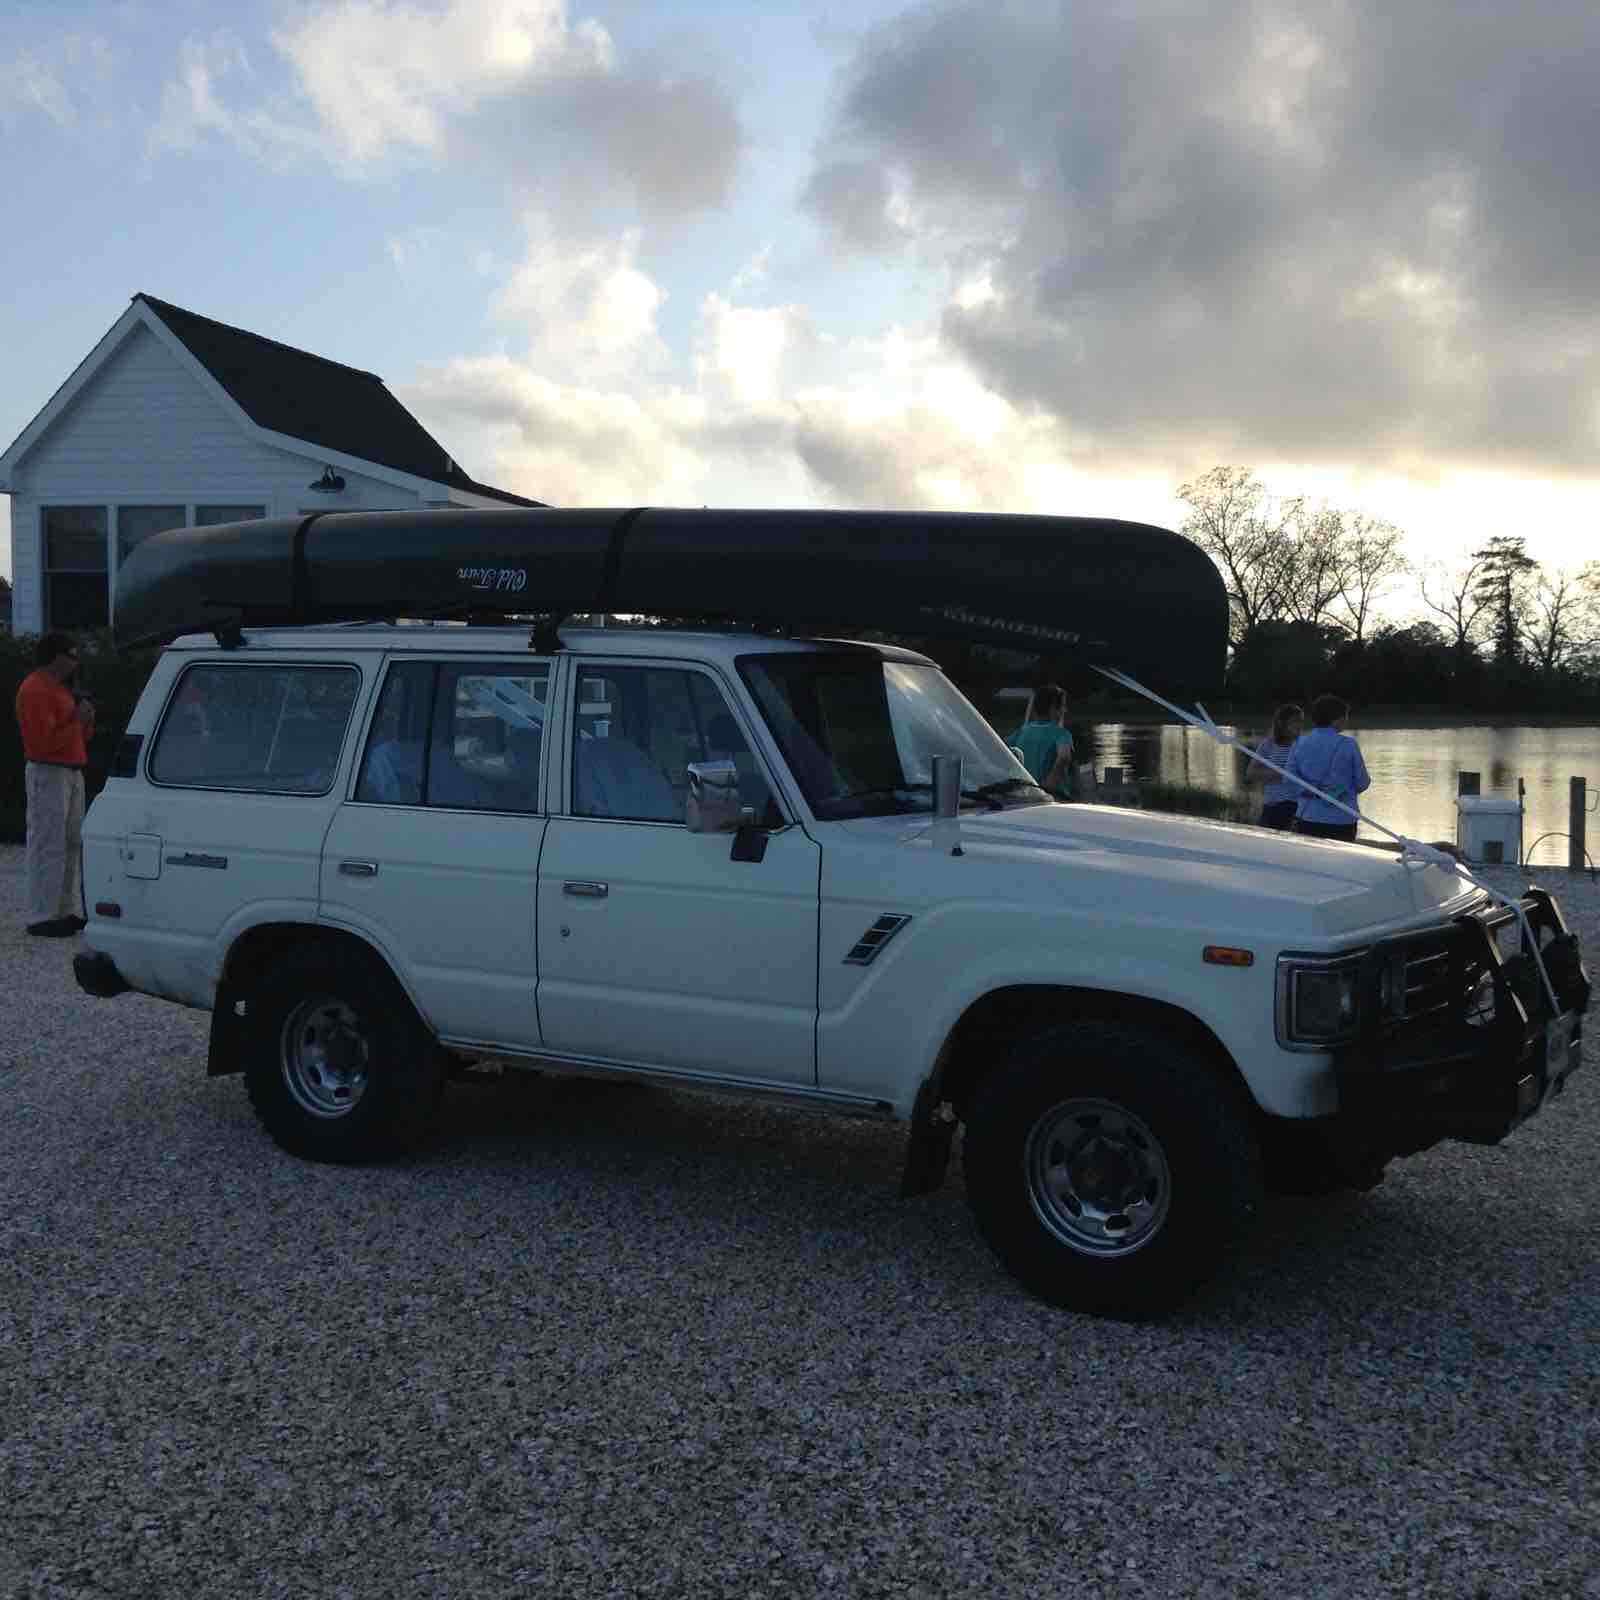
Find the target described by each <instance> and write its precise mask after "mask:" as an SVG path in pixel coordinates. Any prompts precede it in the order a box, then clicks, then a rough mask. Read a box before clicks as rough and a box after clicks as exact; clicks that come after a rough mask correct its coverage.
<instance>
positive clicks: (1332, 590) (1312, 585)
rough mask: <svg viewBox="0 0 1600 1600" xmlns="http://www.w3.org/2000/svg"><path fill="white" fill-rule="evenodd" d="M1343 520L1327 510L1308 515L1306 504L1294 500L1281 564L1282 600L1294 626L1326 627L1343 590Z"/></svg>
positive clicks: (1285, 526) (1339, 515)
mask: <svg viewBox="0 0 1600 1600" xmlns="http://www.w3.org/2000/svg"><path fill="white" fill-rule="evenodd" d="M1343 544H1344V518H1343V516H1342V515H1341V513H1339V512H1337V511H1330V510H1327V509H1326V508H1324V509H1323V510H1321V511H1316V512H1311V511H1307V510H1306V507H1305V502H1304V501H1301V500H1291V501H1290V502H1289V503H1288V511H1287V515H1286V518H1285V522H1284V526H1283V532H1282V545H1283V548H1282V551H1281V554H1280V561H1279V596H1280V604H1281V605H1282V607H1283V610H1284V613H1285V614H1286V615H1287V617H1288V618H1289V620H1290V621H1292V622H1303V623H1305V624H1307V625H1308V626H1310V627H1317V626H1320V625H1325V624H1327V623H1328V622H1330V621H1331V620H1332V619H1331V617H1330V611H1331V609H1332V606H1333V603H1334V601H1335V600H1337V599H1338V598H1339V593H1340V591H1341V589H1342V588H1343V587H1344V575H1343V571H1342V568H1343V564H1344V550H1343Z"/></svg>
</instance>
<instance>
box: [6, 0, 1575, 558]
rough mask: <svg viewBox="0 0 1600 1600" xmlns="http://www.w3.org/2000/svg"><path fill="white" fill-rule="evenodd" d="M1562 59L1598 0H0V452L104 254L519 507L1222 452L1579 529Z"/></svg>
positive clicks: (853, 493) (1156, 468)
mask: <svg viewBox="0 0 1600 1600" xmlns="http://www.w3.org/2000/svg"><path fill="white" fill-rule="evenodd" d="M1597 61H1600V7H1597V6H1595V5H1594V3H1593V0H1525V3H1524V4H1522V5H1519V6H1516V7H1511V6H1500V5H1493V6H1491V5H1487V4H1481V3H1472V0H1407V4H1405V5H1403V6H1396V5H1394V4H1393V0H1343V3H1341V4H1339V5H1337V6H1333V5H1328V4H1326V3H1325V0H1317V3H1310V0H1303V3H1294V0H1207V3H1205V4H1200V3H1191V0H1097V3H1094V4H1088V3H1080V4H1066V3H1063V4H1048V3H1042V0H1035V3H1032V4H1027V5H1012V4H1007V3H1006V0H953V3H946V4H933V5H910V6H907V5H905V4H901V3H894V0H850V3H848V4H835V3H831V0H815V3H809V4H808V3H802V0H788V3H784V4H767V5H761V6H759V7H755V6H751V5H748V4H733V3H716V0H674V3H673V4H671V5H666V4H654V5H650V4H643V3H639V0H600V3H596V4H592V5H586V4H583V3H581V0H575V3H573V4H571V5H567V4H563V3H562V0H411V3H393V0H300V3H294V4H289V3H283V4H277V3H270V0H269V3H262V4H252V3H240V0H160V3H159V4H156V3H144V0H127V3H112V4H96V5H90V4H81V3H74V0H48V4H44V3H39V0H21V3H20V4H19V3H18V0H10V4H9V5H8V6H6V7H5V8H3V10H0V172H3V173H4V176H5V187H6V191H7V193H6V200H7V204H6V207H5V216H4V220H3V221H0V272H3V276H4V282H5V284H6V287H7V292H6V294H5V296H4V297H3V303H0V447H3V445H4V444H5V443H7V442H9V441H10V440H11V439H14V438H15V437H16V435H17V434H18V433H20V432H21V431H22V429H23V428H24V427H25V426H26V425H27V423H28V422H29V421H30V420H31V419H32V417H33V416H34V415H35V413H36V412H37V411H38V410H39V409H40V408H41V407H42V406H43V405H44V404H45V403H46V402H47V401H48V399H49V398H50V396H51V394H52V393H53V392H54V390H55V389H56V387H57V386H58V385H59V384H60V383H61V382H62V381H63V380H64V379H65V378H66V377H67V375H68V374H69V373H70V372H71V370H72V368H73V367H74V366H75V365H76V364H77V363H78V362H79V361H80V360H81V359H82V358H83V356H85V355H86V354H87V353H88V352H89V350H90V349H91V348H92V347H93V345H94V344H95V343H96V341H97V340H98V339H99V338H100V337H101V336H102V335H103V334H104V332H105V331H106V329H107V328H108V327H110V325H111V324H112V323H113V322H114V321H115V320H116V319H117V317H118V316H120V315H121V313H122V312H123V310H124V309H125V308H126V306H127V303H128V300H129V298H130V297H131V296H132V295H134V294H135V293H137V292H140V291H143V292H146V293H149V294H152V295H154V296H156V297H158V298H161V299H165V300H169V301H172V302H174V303H176V304H178V305H181V306H184V307H186V308H187V309H190V310H193V311H197V312H200V313H202V314H203V315H206V316H210V317H214V318H217V319H218V320H220V321H223V322H227V323H230V324H233V325H235V326H238V327H243V328H248V329H250V330H252V331H253V332H256V333H261V334H264V335H267V336H269V337H271V338H274V339H278V340H281V341H283V342H285V343H288V344H291V345H296V346H299V347H301V348H304V349H309V350H314V351H316V352H318V353H319V354H322V355H325V356H329V357H332V358H333V359H335V360H338V361H342V362H346V363H348V364H349V365H352V366H356V367H360V368H363V369H366V370H369V371H374V372H377V373H379V374H380V375H381V376H382V377H383V378H384V379H385V380H386V382H387V383H388V385H389V387H390V388H391V389H392V390H393V392H394V393H395V394H396V395H397V396H398V397H399V398H400V399H401V400H402V401H403V402H404V403H405V404H406V405H407V406H408V407H410V409H411V410H412V411H413V412H415V414H416V415H417V416H418V417H419V418H420V419H421V420H422V422H423V423H424V425H425V426H426V427H427V428H428V429H429V430H430V431H431V432H432V433H433V434H434V435H435V437H436V438H438V439H439V441H440V442H441V443H442V444H443V445H444V446H445V448H446V449H447V450H449V451H450V452H451V453H452V454H453V455H454V456H455V458H456V459H457V460H458V461H460V462H461V463H462V465H463V466H464V467H465V468H466V469H467V471H468V472H470V473H472V474H473V475H474V476H476V477H478V478H479V479H481V480H483V481H486V482H489V483H492V484H495V485H497V486H499V487H501V488H505V489H510V490H513V491H516V492H518V493H522V494H526V495H529V496H532V497H534V498H537V499H540V500H545V501H549V502H552V503H557V504H570V505H583V504H588V505H605V504H632V503H641V502H651V503H657V504H707V505H724V506H727V505H818V506H886V507H904V508H916V507H934V508H940V509H988V510H1001V511H1037V512H1051V513H1061V514H1093V515H1112V516H1126V517H1131V518H1134V519H1136V520H1143V521H1153V522H1157V523H1161V524H1164V525H1167V526H1175V525H1177V523H1178V522H1179V521H1181V519H1182V516H1183V509H1184V508H1183V506H1182V504H1181V503H1180V501H1179V500H1178V498H1177V491H1178V489H1179V487H1180V485H1182V484H1183V483H1184V482H1186V481H1188V480H1190V479H1193V478H1195V477H1197V476H1198V475H1199V474H1201V473H1203V472H1205V471H1206V470H1207V469H1209V468H1210V467H1213V466H1216V465H1219V464H1224V463H1225V464H1229V465H1235V466H1244V467H1249V468H1251V469H1253V470H1254V471H1255V472H1256V474H1257V475H1258V477H1260V478H1261V480H1262V481H1263V482H1264V483H1265V484H1266V485H1267V487H1268V488H1269V489H1270V490H1271V491H1272V492H1273V493H1275V494H1278V495H1285V496H1286V495H1292V494H1305V495H1307V496H1309V497H1310V498H1311V499H1312V501H1313V502H1314V503H1323V502H1325V503H1328V504H1332V505H1337V506H1341V507H1345V508H1347V509H1350V510H1352V511H1359V512H1362V513H1364V514H1366V515H1369V516H1374V517H1378V518H1381V519H1383V520H1386V521H1389V522H1392V523H1394V524H1396V525H1397V526H1399V527H1400V528H1401V529H1402V530H1403V531H1404V533H1405V536H1406V542H1407V549H1408V551H1409V553H1410V554H1411V555H1412V556H1413V558H1414V559H1416V560H1418V561H1419V562H1424V563H1426V562H1441V563H1445V564H1447V565H1448V564H1451V563H1454V562H1456V561H1458V560H1459V559H1460V558H1461V557H1462V556H1463V555H1464V554H1465V553H1467V552H1468V551H1470V550H1472V549H1473V548H1475V547H1477V545H1478V544H1480V543H1481V542H1482V541H1483V540H1484V539H1485V538H1487V537H1489V536H1491V535H1494V534H1506V533H1515V534H1522V535H1524V536H1525V537H1526V539H1527V542H1528V549H1529V551H1530V553H1531V554H1533V555H1535V556H1536V557H1537V558H1539V559H1540V560H1541V561H1543V562H1544V563H1546V565H1547V566H1548V567H1550V568H1562V567H1571V568H1575V567H1577V566H1579V565H1581V564H1582V563H1583V562H1584V561H1586V560H1589V559H1591V558H1592V557H1593V556H1595V555H1600V550H1597V549H1596V536H1595V535H1596V522H1597V517H1596V512H1597V509H1600V461H1597V446H1600V275H1597V274H1596V270H1595V263H1596V261H1597V260H1600V161H1597V160H1596V159H1595V155H1594V152H1596V151H1597V150H1600V95H1597V94H1596V92H1595V81H1596V80H1595V68H1596V63H1597ZM8 518H9V509H8V501H7V500H6V499H5V497H3V496H0V561H3V562H6V563H9V538H8V537H6V533H7V524H8ZM6 570H9V566H7V568H6Z"/></svg>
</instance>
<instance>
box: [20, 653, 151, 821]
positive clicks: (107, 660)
mask: <svg viewBox="0 0 1600 1600" xmlns="http://www.w3.org/2000/svg"><path fill="white" fill-rule="evenodd" d="M38 642H39V640H38V637H37V636H36V635H33V634H0V694H3V695H4V696H5V705H6V715H7V717H8V718H9V719H10V728H9V730H8V731H7V732H6V733H5V734H4V735H0V843H3V844H21V843H22V840H23V835H24V831H25V817H26V811H27V803H26V799H25V797H24V792H23V783H22V764H23V757H22V735H21V733H20V731H19V730H18V728H17V722H16V711H15V707H16V703H17V689H18V687H19V686H20V685H21V683H22V680H23V679H24V678H25V677H27V675H28V674H29V673H30V672H32V671H33V652H34V648H35V646H36V645H37V644H38ZM80 642H81V643H82V645H83V666H82V667H81V668H80V669H79V672H78V681H79V684H80V685H81V687H82V688H83V691H84V693H85V694H88V695H90V696H92V697H93V699H94V703H95V710H96V712H97V713H98V716H97V718H96V722H95V734H94V738H93V739H92V740H90V742H89V765H88V768H87V770H86V771H85V773H84V798H85V801H86V802H87V801H89V800H92V799H94V797H95V796H96V795H97V794H99V792H100V790H101V789H102V788H103V787H104V785H105V781H106V773H107V772H108V771H109V770H110V767H111V758H112V756H113V755H115V753H116V749H117V743H118V741H119V740H120V739H121V738H122V734H123V730H124V729H125V728H126V727H127V726H128V722H129V719H130V718H131V717H132V716H133V708H134V707H135V706H136V705H137V704H138V703H139V695H140V694H141V692H142V691H143V689H144V686H145V683H146V681H147V680H148V679H149V677H150V674H151V672H152V671H153V670H154V668H155V664H156V661H157V659H158V658H159V656H160V652H159V651H157V650H126V651H118V650H115V649H113V648H112V645H111V640H110V636H109V635H108V634H104V633H101V634H89V635H81V636H80Z"/></svg>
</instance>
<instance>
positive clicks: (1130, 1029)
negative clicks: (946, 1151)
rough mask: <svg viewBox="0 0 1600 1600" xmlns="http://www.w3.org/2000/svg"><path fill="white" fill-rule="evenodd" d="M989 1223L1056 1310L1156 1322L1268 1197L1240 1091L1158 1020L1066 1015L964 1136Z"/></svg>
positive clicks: (993, 1236)
mask: <svg viewBox="0 0 1600 1600" xmlns="http://www.w3.org/2000/svg"><path fill="white" fill-rule="evenodd" d="M963 1150H964V1156H963V1160H964V1165H965V1168H966V1177H967V1192H968V1198H969V1200H970V1203H971V1205H972V1209H973V1213H974V1215H975V1217H976V1219H977V1223H978V1228H979V1230H980V1232H982V1234H983V1236H984V1238H985V1239H986V1240H987V1241H988V1243H989V1245H990V1247H991V1248H992V1249H993V1250H994V1252H995V1254H996V1255H997V1256H999V1258H1000V1260H1001V1262H1002V1263H1003V1264H1004V1266H1005V1267H1006V1269H1007V1271H1009V1272H1010V1273H1011V1274H1012V1275H1013V1276H1014V1277H1016V1278H1017V1279H1018V1280H1019V1281H1020V1282H1021V1283H1022V1284H1023V1285H1024V1286H1025V1287H1027V1288H1028V1289H1029V1290H1030V1291H1032V1293H1034V1294H1036V1295H1038V1296H1039V1297H1040V1298H1041V1299H1043V1300H1046V1301H1048V1302H1050V1303H1051V1304H1052V1305H1057V1306H1063V1307H1066V1308H1068V1309H1071V1310H1074V1311H1087V1312H1091V1313H1094V1314H1096V1315H1099V1316H1111V1317H1121V1318H1125V1319H1130V1320H1133V1319H1142V1318H1147V1317H1153V1316H1158V1315H1160V1314H1161V1313H1163V1312H1166V1311H1170V1310H1171V1309H1172V1308H1173V1307H1175V1306H1177V1305H1178V1304H1179V1303H1181V1302H1182V1301H1183V1300H1184V1299H1186V1298H1187V1297H1188V1295H1189V1294H1190V1293H1191V1292H1192V1291H1193V1290H1194V1289H1195V1288H1196V1287H1197V1286H1198V1285H1199V1284H1200V1283H1201V1282H1202V1281H1203V1280H1204V1279H1206V1278H1207V1277H1209V1276H1210V1275H1211V1274H1212V1273H1213V1272H1215V1271H1216V1269H1217V1268H1218V1267H1219V1266H1220V1264H1221V1263H1222V1261H1223V1260H1224V1259H1225V1258H1226V1256H1227V1255H1228V1254H1229V1252H1230V1251H1231V1250H1232V1249H1233V1248H1234V1247H1235V1246H1236V1244H1237V1243H1238V1242H1239V1240H1240V1239H1241V1237H1242V1236H1243V1235H1244V1233H1245V1232H1246V1231H1247V1229H1248V1227H1249V1225H1250V1223H1251V1222H1252V1221H1253V1219H1254V1217H1255V1215H1256V1213H1257V1212H1258V1211H1259V1209H1260V1201H1261V1158H1260V1152H1259V1150H1258V1149H1257V1146H1256V1141H1255V1138H1254V1136H1253V1134H1252V1132H1251V1128H1250V1122H1249V1117H1248V1112H1247V1108H1246V1106H1245V1105H1244V1104H1243V1103H1242V1091H1240V1090H1239V1089H1237V1088H1236V1086H1235V1085H1233V1084H1231V1083H1229V1082H1228V1081H1227V1080H1226V1079H1224V1078H1223V1077H1222V1076H1221V1075H1220V1074H1219V1073H1218V1072H1217V1070H1216V1069H1215V1068H1214V1066H1213V1065H1212V1063H1211V1062H1210V1061H1208V1060H1207V1059H1205V1058H1204V1057H1203V1056H1202V1055H1200V1054H1199V1053H1198V1052H1196V1051H1194V1050H1192V1049H1191V1048H1189V1047H1188V1046H1186V1045H1185V1044H1183V1043H1182V1042H1181V1041H1179V1040H1177V1039H1174V1038H1172V1037H1171V1036H1169V1035H1167V1034H1164V1033H1161V1032H1159V1031H1158V1030H1155V1029H1146V1028H1142V1027H1138V1026H1130V1025H1124V1024H1120V1023H1110V1022H1080V1023H1068V1024H1062V1025H1060V1026H1057V1027H1054V1028H1050V1029H1047V1030H1046V1031H1044V1032H1042V1033H1039V1034H1036V1035H1034V1036H1033V1037H1031V1038H1029V1039H1026V1040H1024V1041H1023V1042H1022V1043H1021V1044H1020V1045H1019V1046H1018V1048H1017V1050H1016V1052H1015V1054H1014V1055H1013V1057H1012V1060H1011V1061H1010V1062H1009V1063H1008V1064H1007V1065H1006V1066H1005V1067H1003V1068H1001V1069H1000V1070H999V1071H998V1072H996V1073H995V1074H994V1075H993V1076H992V1077H991V1078H989V1079H988V1080H987V1081H986V1082H984V1083H983V1084H982V1085H981V1086H980V1088H979V1091H978V1094H977V1096H976V1098H975V1100H974V1103H973V1105H972V1108H971V1111H970V1113H969V1115H968V1118H967V1129H966V1138H965V1142H964V1145H963Z"/></svg>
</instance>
